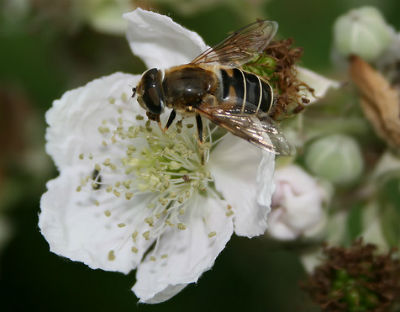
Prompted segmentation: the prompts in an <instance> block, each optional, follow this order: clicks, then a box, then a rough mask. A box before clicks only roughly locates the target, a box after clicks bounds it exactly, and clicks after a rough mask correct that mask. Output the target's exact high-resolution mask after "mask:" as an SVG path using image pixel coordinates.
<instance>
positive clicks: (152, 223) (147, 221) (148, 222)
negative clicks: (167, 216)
mask: <svg viewBox="0 0 400 312" xmlns="http://www.w3.org/2000/svg"><path fill="white" fill-rule="evenodd" d="M144 222H146V223H147V224H148V225H149V226H153V225H154V220H153V218H152V217H148V218H145V219H144Z"/></svg>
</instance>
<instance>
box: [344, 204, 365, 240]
mask: <svg viewBox="0 0 400 312" xmlns="http://www.w3.org/2000/svg"><path fill="white" fill-rule="evenodd" d="M364 207H365V203H363V202H359V203H356V204H355V205H354V206H353V207H351V209H350V210H349V214H348V217H347V220H346V223H347V224H346V228H347V233H346V234H347V235H346V240H347V244H351V243H352V242H353V241H354V240H355V239H356V238H358V237H359V236H360V234H361V233H362V231H363V210H364Z"/></svg>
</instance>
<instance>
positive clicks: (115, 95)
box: [46, 73, 143, 171]
mask: <svg viewBox="0 0 400 312" xmlns="http://www.w3.org/2000/svg"><path fill="white" fill-rule="evenodd" d="M139 79H140V77H139V76H133V75H128V74H122V73H115V74H113V75H110V76H107V77H103V78H100V79H96V80H93V81H92V82H89V83H88V84H87V85H85V86H84V87H81V88H77V89H74V90H71V91H68V92H66V93H65V94H64V95H63V96H62V97H61V99H59V100H56V101H54V103H53V106H52V108H51V109H49V110H48V111H47V113H46V121H47V123H48V125H49V127H48V129H47V132H46V140H47V144H46V151H47V153H48V154H49V155H50V156H51V157H52V158H53V160H54V162H55V163H56V165H57V167H58V169H59V170H60V171H61V170H62V169H63V168H64V167H67V166H70V165H73V164H76V163H77V162H78V161H79V155H80V154H81V153H96V152H97V151H98V149H99V147H100V146H101V143H102V140H103V138H102V136H101V134H100V133H99V131H98V127H99V126H101V122H102V120H104V119H106V120H108V121H110V122H113V123H116V122H117V119H118V117H120V115H119V114H118V111H117V110H118V109H122V112H123V114H124V119H129V118H131V119H134V118H135V116H136V114H137V113H139V112H141V113H143V110H141V109H140V107H139V104H138V103H137V102H136V100H133V99H131V97H130V95H131V93H132V91H131V89H132V87H133V86H135V85H136V83H137V82H138V80H139ZM110 101H111V102H113V101H115V102H114V104H111V103H110Z"/></svg>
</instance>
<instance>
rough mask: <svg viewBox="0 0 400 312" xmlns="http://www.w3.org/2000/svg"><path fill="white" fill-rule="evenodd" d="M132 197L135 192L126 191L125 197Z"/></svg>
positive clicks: (127, 198)
mask: <svg viewBox="0 0 400 312" xmlns="http://www.w3.org/2000/svg"><path fill="white" fill-rule="evenodd" d="M132 197H133V193H132V192H126V193H125V199H126V200H130V199H132Z"/></svg>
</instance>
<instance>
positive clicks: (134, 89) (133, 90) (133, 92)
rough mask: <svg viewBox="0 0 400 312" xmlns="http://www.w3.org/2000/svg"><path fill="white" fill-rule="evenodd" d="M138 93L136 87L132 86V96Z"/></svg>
mask: <svg viewBox="0 0 400 312" xmlns="http://www.w3.org/2000/svg"><path fill="white" fill-rule="evenodd" d="M135 95H136V88H132V97H135Z"/></svg>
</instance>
